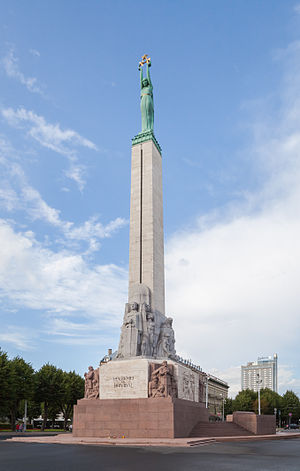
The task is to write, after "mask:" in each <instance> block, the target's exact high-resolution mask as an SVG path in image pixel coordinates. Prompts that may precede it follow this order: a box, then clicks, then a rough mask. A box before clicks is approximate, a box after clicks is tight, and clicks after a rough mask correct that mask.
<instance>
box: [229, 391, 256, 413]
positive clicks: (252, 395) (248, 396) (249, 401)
mask: <svg viewBox="0 0 300 471" xmlns="http://www.w3.org/2000/svg"><path fill="white" fill-rule="evenodd" d="M256 398H257V393H256V392H254V391H252V390H251V389H245V390H244V391H240V392H239V393H238V395H237V396H236V398H235V399H234V400H233V411H249V412H253V411H254V401H255V399H256Z"/></svg>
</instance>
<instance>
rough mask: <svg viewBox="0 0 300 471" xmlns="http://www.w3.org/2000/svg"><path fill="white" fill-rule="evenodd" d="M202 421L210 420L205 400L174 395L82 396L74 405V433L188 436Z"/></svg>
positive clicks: (161, 436)
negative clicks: (187, 399)
mask: <svg viewBox="0 0 300 471" xmlns="http://www.w3.org/2000/svg"><path fill="white" fill-rule="evenodd" d="M199 421H202V422H203V421H207V422H208V414H207V410H206V409H205V407H203V405H202V404H197V403H193V402H191V401H184V400H180V399H174V400H172V398H169V397H168V398H153V399H152V398H148V399H107V400H99V399H98V400H97V399H93V400H88V399H80V400H79V401H78V402H77V405H76V406H75V407H74V418H73V435H74V436H75V437H112V438H115V437H126V438H180V437H188V436H189V434H190V432H191V430H192V429H193V427H194V426H195V425H196V423H197V422H199Z"/></svg>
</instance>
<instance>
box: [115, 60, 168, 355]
mask: <svg viewBox="0 0 300 471" xmlns="http://www.w3.org/2000/svg"><path fill="white" fill-rule="evenodd" d="M144 64H145V65H146V67H147V76H146V77H144V76H143V65H144ZM150 66H151V61H150V58H148V57H147V56H146V55H145V56H144V57H143V59H142V61H141V62H140V64H139V70H140V83H141V97H140V99H141V115H142V131H141V133H139V134H138V135H137V136H135V137H134V138H133V140H132V160H131V204H130V243H129V293H128V303H127V304H126V308H125V315H124V321H123V326H122V332H121V338H120V344H119V350H118V357H119V358H120V357H121V358H122V357H132V356H133V357H135V356H140V355H142V356H148V357H169V356H172V355H174V354H175V348H174V343H175V340H174V331H173V328H172V319H171V318H166V316H165V280H164V231H163V191H162V156H161V148H160V145H159V144H158V142H157V140H156V138H155V135H154V132H153V123H154V106H153V86H152V82H151V77H150V70H149V68H150Z"/></svg>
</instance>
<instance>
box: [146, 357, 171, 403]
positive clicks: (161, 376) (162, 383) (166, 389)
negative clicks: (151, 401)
mask: <svg viewBox="0 0 300 471" xmlns="http://www.w3.org/2000/svg"><path fill="white" fill-rule="evenodd" d="M152 366H153V367H155V365H152ZM168 396H170V397H177V383H176V380H175V377H174V373H173V367H170V366H169V365H168V363H167V362H166V361H163V362H162V364H161V365H160V366H159V367H158V368H156V369H154V371H152V373H151V379H150V381H149V397H168Z"/></svg>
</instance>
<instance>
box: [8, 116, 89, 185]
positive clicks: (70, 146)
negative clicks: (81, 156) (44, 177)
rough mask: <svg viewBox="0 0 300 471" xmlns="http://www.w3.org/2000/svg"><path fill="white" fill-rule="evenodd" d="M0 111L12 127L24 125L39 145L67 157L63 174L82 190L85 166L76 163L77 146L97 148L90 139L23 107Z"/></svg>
mask: <svg viewBox="0 0 300 471" xmlns="http://www.w3.org/2000/svg"><path fill="white" fill-rule="evenodd" d="M1 112H2V116H3V117H4V118H5V120H6V121H7V123H8V124H10V125H11V126H14V127H20V126H21V127H23V126H24V127H25V128H26V129H27V134H28V135H29V136H30V137H31V138H32V139H34V140H35V141H36V142H38V143H39V144H40V145H41V146H43V147H46V148H47V149H51V150H53V151H54V152H57V153H58V154H61V155H63V156H65V157H67V158H68V160H69V162H70V168H69V169H68V170H67V171H66V172H65V174H66V176H67V177H68V178H70V179H72V180H74V181H75V182H76V183H77V185H78V187H79V189H80V190H81V191H82V189H83V188H84V185H85V179H84V174H85V166H84V165H80V164H79V163H78V157H77V148H78V147H79V146H81V147H86V148H88V149H92V150H97V146H96V145H95V144H94V143H93V142H92V141H90V140H89V139H86V138H85V137H83V136H81V135H80V134H78V133H77V132H76V131H74V130H73V129H62V128H61V127H60V125H59V124H58V123H56V124H51V123H47V121H46V120H45V118H44V117H43V116H40V115H37V114H36V113H34V112H33V111H28V110H26V109H25V108H19V109H17V110H14V109H12V108H3V109H2V110H1Z"/></svg>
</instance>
